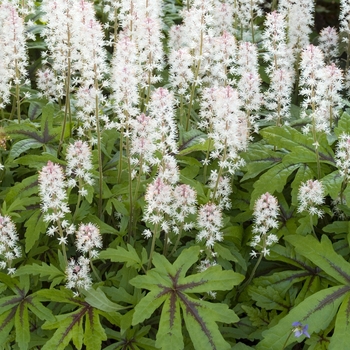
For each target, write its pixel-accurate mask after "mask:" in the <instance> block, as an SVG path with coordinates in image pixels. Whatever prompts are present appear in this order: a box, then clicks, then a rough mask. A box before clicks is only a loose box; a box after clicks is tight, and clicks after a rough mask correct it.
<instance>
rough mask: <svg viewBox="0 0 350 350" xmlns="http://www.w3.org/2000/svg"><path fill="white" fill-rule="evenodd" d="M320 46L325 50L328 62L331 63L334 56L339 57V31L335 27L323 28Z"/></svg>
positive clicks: (319, 39) (319, 40)
mask: <svg viewBox="0 0 350 350" xmlns="http://www.w3.org/2000/svg"><path fill="white" fill-rule="evenodd" d="M318 42H319V45H318V46H319V48H320V49H321V50H322V51H323V54H324V58H325V61H326V63H328V64H329V63H331V60H332V59H333V57H337V56H338V54H339V51H338V42H339V36H338V32H337V30H336V29H335V28H333V27H327V28H323V29H322V30H321V31H320V37H319V38H318Z"/></svg>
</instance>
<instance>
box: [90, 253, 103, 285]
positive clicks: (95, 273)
mask: <svg viewBox="0 0 350 350" xmlns="http://www.w3.org/2000/svg"><path fill="white" fill-rule="evenodd" d="M90 267H91V271H92V273H93V274H94V276H95V277H96V279H97V281H99V282H102V280H101V278H100V276H99V275H98V272H97V271H98V270H97V269H96V267H95V266H94V264H93V263H92V260H91V257H90Z"/></svg>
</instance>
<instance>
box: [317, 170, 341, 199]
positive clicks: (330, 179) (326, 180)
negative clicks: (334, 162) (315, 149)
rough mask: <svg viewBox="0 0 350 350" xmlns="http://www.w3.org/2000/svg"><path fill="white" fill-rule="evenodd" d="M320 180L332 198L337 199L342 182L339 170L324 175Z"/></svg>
mask: <svg viewBox="0 0 350 350" xmlns="http://www.w3.org/2000/svg"><path fill="white" fill-rule="evenodd" d="M321 181H322V185H323V186H324V188H325V190H326V193H328V194H329V195H330V196H331V197H332V199H337V198H338V197H339V193H340V191H341V185H342V183H343V177H342V176H341V175H340V174H339V170H337V171H333V172H332V173H330V174H328V175H326V176H324V177H323V178H322V179H321Z"/></svg>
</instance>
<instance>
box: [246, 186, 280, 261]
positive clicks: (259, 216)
mask: <svg viewBox="0 0 350 350" xmlns="http://www.w3.org/2000/svg"><path fill="white" fill-rule="evenodd" d="M278 215H279V207H278V202H277V199H276V197H274V196H272V195H271V194H270V193H268V192H266V193H264V194H263V195H261V196H260V197H259V198H258V199H257V201H256V202H255V206H254V213H253V216H254V221H255V223H254V226H253V230H252V233H253V234H255V235H254V236H253V239H252V242H251V244H250V245H251V246H252V247H253V248H255V249H256V250H258V249H259V250H260V251H261V254H263V256H266V255H269V254H270V250H269V249H268V247H270V246H272V245H273V244H275V243H277V242H278V237H277V236H276V235H275V234H273V233H269V231H271V230H272V229H276V228H278V221H277V217H278ZM250 255H251V256H252V257H256V256H257V255H258V253H257V252H256V251H255V250H253V251H252V252H251V253H250Z"/></svg>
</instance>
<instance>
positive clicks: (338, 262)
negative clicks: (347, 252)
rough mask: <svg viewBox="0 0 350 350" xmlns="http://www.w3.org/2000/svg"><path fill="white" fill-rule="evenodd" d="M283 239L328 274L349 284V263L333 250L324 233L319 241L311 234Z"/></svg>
mask: <svg viewBox="0 0 350 350" xmlns="http://www.w3.org/2000/svg"><path fill="white" fill-rule="evenodd" d="M285 240H287V241H288V242H290V243H291V244H293V246H294V247H295V249H296V251H297V252H298V253H299V254H301V255H303V256H305V257H306V258H308V259H309V260H311V261H312V262H313V263H314V264H315V265H316V266H318V267H319V268H321V269H322V270H323V271H325V272H326V273H327V274H328V275H329V276H331V277H332V278H335V279H336V280H337V281H339V282H340V283H342V284H347V285H350V264H349V263H348V262H347V261H346V260H345V259H344V258H343V257H342V256H341V255H339V254H337V253H336V252H335V251H334V249H333V246H332V242H331V241H330V240H329V238H328V237H327V236H326V235H323V236H322V238H321V242H319V241H318V240H317V239H316V238H314V237H312V236H306V237H302V236H287V237H285Z"/></svg>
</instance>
